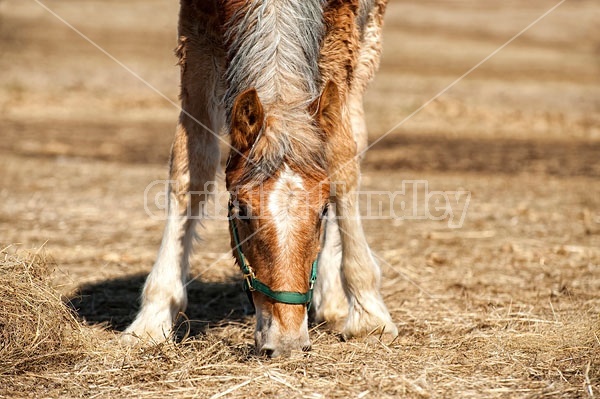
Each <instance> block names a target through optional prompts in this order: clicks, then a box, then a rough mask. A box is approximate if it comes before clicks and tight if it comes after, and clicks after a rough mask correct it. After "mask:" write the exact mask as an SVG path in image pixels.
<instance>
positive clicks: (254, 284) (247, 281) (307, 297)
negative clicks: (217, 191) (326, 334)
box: [229, 201, 318, 309]
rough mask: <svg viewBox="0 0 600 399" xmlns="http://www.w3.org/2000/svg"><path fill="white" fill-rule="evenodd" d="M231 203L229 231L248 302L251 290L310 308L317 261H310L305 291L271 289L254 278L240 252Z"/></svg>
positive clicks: (280, 300) (315, 279)
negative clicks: (310, 266)
mask: <svg viewBox="0 0 600 399" xmlns="http://www.w3.org/2000/svg"><path fill="white" fill-rule="evenodd" d="M232 210H233V203H232V202H231V201H230V202H229V225H230V226H231V231H232V234H233V241H234V243H235V248H236V250H237V254H238V259H239V266H240V269H241V270H242V273H243V275H244V291H246V293H247V294H248V299H249V300H250V303H252V304H253V305H254V301H253V300H252V291H258V292H260V293H261V294H263V295H266V296H268V297H269V298H272V299H274V300H275V301H277V302H281V303H286V304H289V305H306V306H307V308H308V309H310V303H311V301H312V296H313V288H314V285H315V281H317V270H318V269H317V267H318V261H317V259H315V261H314V262H313V263H312V268H311V270H310V277H309V280H308V283H309V284H308V291H307V292H305V293H301V292H294V291H273V290H272V289H271V288H269V286H268V285H266V284H265V283H263V282H262V281H260V280H259V279H257V278H256V275H255V274H254V270H252V267H251V266H250V264H248V262H247V260H246V257H245V256H244V253H243V252H242V246H241V244H240V240H239V236H238V231H237V227H236V225H235V223H234V221H233V215H232Z"/></svg>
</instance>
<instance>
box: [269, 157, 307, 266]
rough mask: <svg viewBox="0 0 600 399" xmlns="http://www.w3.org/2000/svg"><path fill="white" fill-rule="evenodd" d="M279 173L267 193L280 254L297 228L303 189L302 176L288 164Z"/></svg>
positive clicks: (284, 250)
mask: <svg viewBox="0 0 600 399" xmlns="http://www.w3.org/2000/svg"><path fill="white" fill-rule="evenodd" d="M284 166H285V168H284V169H283V171H282V172H281V174H280V175H279V177H278V179H277V182H276V183H275V187H274V188H273V191H272V192H271V194H270V195H269V212H270V213H271V217H272V218H273V222H274V223H275V229H276V231H277V241H278V243H279V248H280V249H281V251H282V255H285V252H286V249H287V248H289V247H290V240H291V239H292V238H293V233H294V231H296V229H297V224H298V221H299V220H298V214H299V213H300V212H299V211H300V208H301V207H302V206H303V204H301V201H302V198H303V195H301V193H302V191H304V185H303V183H304V182H303V180H302V177H300V176H299V175H297V174H296V173H295V172H294V171H293V170H291V169H290V168H289V166H288V165H284Z"/></svg>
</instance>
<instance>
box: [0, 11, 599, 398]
mask: <svg viewBox="0 0 600 399" xmlns="http://www.w3.org/2000/svg"><path fill="white" fill-rule="evenodd" d="M42 3H43V4H45V5H46V6H47V7H48V8H49V9H51V11H52V12H54V13H55V14H56V16H54V15H52V14H51V13H50V12H49V11H48V10H46V9H44V8H43V7H42V6H41V5H40V4H39V3H38V2H36V1H33V0H27V1H24V0H0V138H1V139H0V171H1V173H0V247H2V248H5V247H7V246H10V248H9V249H8V252H11V251H16V250H26V249H37V248H41V247H43V248H44V251H45V253H46V254H47V255H48V256H49V257H51V258H52V259H53V260H54V261H55V263H56V265H57V268H56V270H55V272H54V274H53V285H54V287H55V288H56V289H57V290H58V291H59V292H60V293H61V294H62V295H64V297H65V298H69V299H70V300H71V303H72V306H73V307H74V308H75V309H76V311H77V315H78V317H79V318H80V320H81V322H82V323H86V325H91V326H96V325H98V324H100V325H102V326H104V327H105V328H106V329H105V330H104V331H99V330H98V328H97V327H95V328H88V327H85V328H88V329H87V330H85V331H87V332H88V334H90V335H94V337H97V339H98V340H99V342H100V343H99V344H98V345H99V346H97V347H96V348H97V349H96V352H94V353H95V354H96V355H98V354H99V353H101V354H102V355H101V356H100V355H98V356H99V357H98V359H100V358H102V359H104V360H98V361H96V360H94V361H90V360H89V359H88V358H86V359H88V360H87V361H88V362H91V363H85V362H84V363H82V360H79V361H77V362H73V363H68V364H65V365H62V366H61V367H58V366H56V367H54V366H50V365H49V366H48V367H41V368H35V369H32V370H29V369H23V370H20V371H19V372H5V371H3V370H2V369H1V368H0V397H17V396H23V397H27V396H30V397H42V396H45V397H79V396H84V397H92V396H94V397H96V396H97V397H121V396H126V395H127V396H134V397H166V396H173V397H211V396H212V397H215V398H217V397H247V396H249V395H253V396H256V395H264V396H273V397H275V396H276V397H280V396H283V395H286V396H287V397H299V398H300V397H304V398H319V397H357V398H366V397H369V398H379V397H432V398H438V397H473V398H483V397H503V398H517V397H518V398H533V397H535V398H538V397H544V398H546V397H561V398H563V397H564V398H593V397H598V396H600V184H599V183H600V24H599V23H598V21H600V3H598V2H596V1H591V0H590V1H588V0H581V1H574V0H568V1H566V2H564V3H563V4H561V5H560V6H559V7H558V8H557V9H556V10H555V11H553V12H552V13H550V14H549V15H548V16H546V17H545V18H543V19H542V20H541V21H540V22H539V23H537V24H535V25H534V26H533V27H532V28H531V29H529V30H528V31H527V32H525V33H524V34H523V35H522V36H520V37H518V38H517V39H516V40H514V41H513V42H512V43H510V44H509V45H508V46H506V47H505V48H503V49H502V50H501V51H499V52H498V53H497V54H496V55H494V56H493V57H492V58H491V59H489V61H487V62H486V63H484V64H483V65H481V66H480V67H479V68H477V69H476V70H474V71H473V72H472V73H471V74H469V75H468V76H466V77H465V78H464V79H462V80H460V81H459V82H457V83H456V84H455V85H454V86H452V87H451V88H450V89H448V90H447V91H445V92H444V94H442V95H441V96H439V97H437V98H436V99H435V100H434V101H432V102H431V103H428V104H427V106H426V107H424V108H422V109H421V110H420V111H419V112H418V113H416V114H414V115H412V114H413V112H414V111H416V110H419V109H420V107H421V106H422V105H423V104H426V103H427V102H428V101H429V100H430V99H432V98H433V97H434V96H436V95H437V94H438V93H440V92H441V91H443V90H444V89H446V88H447V87H448V86H449V85H450V84H452V83H453V82H455V80H456V79H458V78H459V77H461V76H462V75H463V74H464V73H465V72H467V71H468V70H469V69H471V68H472V67H473V66H474V65H477V64H478V63H479V62H480V61H481V60H483V59H484V58H485V57H487V56H488V55H490V54H491V53H492V52H494V51H495V50H496V49H498V48H499V47H500V46H502V45H503V44H504V43H506V42H507V41H508V40H509V39H511V38H512V37H513V36H514V35H515V34H517V33H518V32H520V31H521V30H522V29H523V28H525V27H526V26H528V25H529V24H530V23H532V22H533V21H535V20H536V19H537V18H538V17H540V16H542V15H543V14H544V13H545V12H546V11H548V10H549V9H550V8H551V7H553V6H554V5H556V4H557V2H553V1H546V0H535V1H528V2H519V1H506V2H496V1H487V0H486V1H474V0H463V1H441V0H431V1H416V0H415V1H404V0H402V1H401V0H391V1H390V6H389V10H388V14H387V16H386V28H385V31H384V40H385V46H384V57H383V60H382V65H381V70H380V72H379V74H378V75H377V78H376V80H375V81H374V82H373V84H372V86H371V88H370V91H369V92H368V95H367V97H366V99H365V107H366V111H367V119H368V125H369V129H370V141H371V142H372V143H375V144H374V145H373V147H372V148H371V149H370V151H369V152H368V154H367V156H366V158H365V161H364V176H363V188H364V189H365V190H373V191H398V190H401V189H402V187H403V186H402V184H403V181H423V182H426V183H427V190H429V192H431V191H456V190H464V191H468V192H470V194H471V197H470V201H469V203H468V208H467V209H466V214H465V218H464V223H463V224H462V226H461V227H460V228H456V229H453V228H449V226H448V222H449V220H448V219H444V220H441V221H435V220H424V219H413V220H411V219H406V218H405V219H403V220H401V219H396V220H394V219H383V220H375V219H367V220H365V228H366V232H367V237H368V240H369V242H370V243H371V245H372V248H373V250H374V251H375V254H376V256H377V258H378V259H379V261H380V264H381V268H382V272H383V277H384V279H383V283H382V292H383V295H384V297H385V300H386V302H387V304H388V307H389V309H390V311H391V313H392V316H393V318H394V320H395V321H396V322H397V324H398V326H399V329H400V336H399V338H398V339H397V340H396V341H395V342H393V343H392V344H390V345H383V344H381V343H378V342H373V340H369V339H367V340H362V339H357V340H352V341H350V342H342V341H341V340H340V338H339V337H338V336H337V335H336V334H335V333H332V332H328V331H325V330H323V329H322V328H320V327H318V326H316V327H315V328H314V329H313V330H312V331H311V337H312V340H313V343H314V345H313V350H312V352H310V353H309V354H306V355H300V354H298V355H297V357H296V358H292V359H291V360H273V361H269V360H265V359H260V358H256V357H254V356H253V355H252V354H251V349H252V343H253V339H252V329H253V317H252V315H249V314H248V313H249V312H248V311H249V309H248V305H247V304H246V302H245V297H244V295H243V293H241V291H240V288H239V272H238V270H237V269H236V267H235V266H234V265H233V261H232V258H231V256H230V250H229V247H228V245H229V238H228V232H227V225H226V223H224V222H223V221H219V220H208V221H206V223H205V226H204V228H203V229H202V230H201V236H202V237H203V240H202V241H201V242H200V243H199V244H198V245H197V250H196V251H195V254H194V256H193V260H192V277H194V278H195V281H194V282H193V283H192V284H190V307H189V309H188V311H187V316H188V317H189V319H190V323H189V326H190V335H191V337H192V338H191V339H189V340H188V341H186V342H184V343H182V344H180V345H174V346H169V347H168V348H163V349H161V352H160V353H159V354H156V353H154V352H153V353H149V352H144V353H141V354H140V353H127V356H126V357H124V358H123V359H121V360H122V364H121V363H119V360H118V359H116V358H111V357H110V356H109V355H106V353H108V352H106V351H108V349H106V348H107V347H110V345H109V343H112V339H113V338H114V335H115V334H118V332H119V331H120V330H122V329H123V328H124V326H126V325H127V323H128V322H129V321H131V319H132V316H133V315H134V314H135V309H136V307H137V298H138V295H139V292H140V288H141V285H142V284H143V279H144V275H145V274H146V273H147V272H148V271H149V270H150V268H151V266H152V262H153V260H154V256H155V253H156V251H157V249H158V244H159V242H160V238H161V232H162V227H163V223H162V221H160V220H156V219H153V218H150V217H149V216H148V214H147V212H146V210H145V208H144V204H145V202H144V201H145V198H144V192H145V189H146V188H147V186H148V185H149V184H151V183H152V182H153V181H156V180H161V179H165V178H166V177H167V168H166V163H167V159H168V154H169V147H170V142H171V140H172V137H173V134H174V127H175V121H176V119H177V115H178V109H177V108H176V107H175V106H173V104H171V102H170V101H172V102H175V103H177V91H178V78H179V71H178V68H177V67H176V66H175V61H176V60H175V57H174V56H173V48H174V47H175V38H176V36H175V35H176V33H175V27H176V16H177V4H176V2H165V1H158V0H151V1H142V0H128V1H117V0H102V1H100V0H88V1H85V2H73V1H68V0H52V1H50V0H48V1H42ZM59 17H60V18H61V19H63V21H61V20H59ZM65 21H66V22H68V23H70V24H71V25H72V27H73V28H74V29H77V30H79V31H80V32H81V34H83V35H85V36H86V37H87V38H89V40H90V41H93V43H95V45H94V44H91V43H90V42H89V41H88V40H86V39H85V38H83V37H82V36H81V35H79V34H77V33H76V32H74V30H73V29H72V28H70V27H68V26H67V25H66V24H65ZM96 46H98V47H99V48H101V49H102V51H101V50H100V49H99V48H98V47H96ZM103 51H105V52H106V53H103ZM107 54H109V55H110V56H108V55H107ZM111 57H114V59H112V58H111ZM115 60H118V62H120V63H122V65H120V64H119V63H117V62H115ZM123 65H124V66H126V67H127V68H129V70H126V69H125V68H124V67H123ZM411 115H412V116H411ZM409 116H411V117H410V118H408V117H409ZM398 124H400V125H399V126H398ZM379 140H380V141H379ZM410 184H412V183H409V186H410ZM413 186H414V184H413ZM413 186H410V187H413ZM155 189H156V187H155ZM424 190H425V188H424V185H422V184H421V185H419V186H417V192H418V196H417V199H416V200H415V199H412V197H411V198H408V199H407V201H408V204H409V205H416V206H417V207H419V209H420V211H419V212H421V211H422V207H423V206H424V205H423V204H424V202H423V198H425V194H426V193H425V191H424ZM151 192H152V193H155V191H151ZM365 201H366V199H365ZM0 290H1V288H0ZM0 324H1V323H0ZM115 345H116V344H115ZM0 346H1V343H0ZM98 348H103V349H98ZM103 351H104V352H103ZM115 353H117V352H115ZM118 353H122V352H118ZM113 355H114V354H113ZM113 355H111V356H113ZM89 356H92V355H91V354H90V355H89ZM114 356H117V355H114ZM124 356H125V355H124ZM92 357H93V356H92ZM117 357H118V356H117ZM109 358H110V359H112V360H110V361H108V360H106V359H109ZM94 359H96V358H94ZM111 362H112V363H111ZM118 363H119V364H121V366H119V365H117V364H118ZM126 363H127V364H128V366H127V367H125V366H124V365H125V364H126ZM119 367H120V368H119ZM92 369H93V372H92V371H90V370H92ZM115 370H120V371H118V372H117V371H115ZM117 374H118V375H119V377H118V378H117V377H116V375H117ZM213 395H214V396H213Z"/></svg>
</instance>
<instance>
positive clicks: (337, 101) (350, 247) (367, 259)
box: [317, 82, 398, 337]
mask: <svg viewBox="0 0 600 399" xmlns="http://www.w3.org/2000/svg"><path fill="white" fill-rule="evenodd" d="M317 119H318V121H319V124H320V126H321V127H322V129H323V131H324V133H325V134H326V136H327V151H326V152H327V161H328V165H329V179H330V182H331V197H332V200H333V202H334V205H335V215H336V219H337V225H338V227H339V234H340V239H341V253H342V261H341V282H342V286H343V289H344V292H345V293H346V297H347V299H348V305H349V309H348V317H347V319H346V323H345V325H344V328H343V331H342V332H343V334H344V336H346V337H352V336H359V335H364V334H368V333H371V332H380V333H384V334H389V335H391V336H393V337H395V336H397V335H398V328H397V327H396V325H395V324H394V323H393V322H392V318H391V316H390V313H389V312H388V310H387V308H386V306H385V304H384V302H383V298H382V297H381V294H380V292H379V289H380V281H381V271H380V270H379V266H378V265H377V263H376V262H375V259H374V258H373V255H372V254H371V250H370V248H369V245H368V243H367V240H366V237H365V234H364V231H363V227H362V222H361V217H360V210H359V198H358V195H359V194H358V189H359V185H360V165H359V159H358V153H357V144H356V141H355V138H354V135H353V133H352V118H351V113H350V111H349V110H348V107H347V99H346V98H344V97H342V96H340V93H339V90H338V88H337V85H336V84H335V83H333V82H329V83H328V84H327V85H326V87H325V89H324V91H323V94H322V95H321V97H320V100H319V104H318V112H317ZM334 295H335V294H334Z"/></svg>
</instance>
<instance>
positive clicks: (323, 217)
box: [320, 204, 329, 219]
mask: <svg viewBox="0 0 600 399" xmlns="http://www.w3.org/2000/svg"><path fill="white" fill-rule="evenodd" d="M328 209H329V204H325V206H324V207H323V210H322V211H321V216H320V218H321V219H325V218H326V217H327V210H328Z"/></svg>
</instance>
